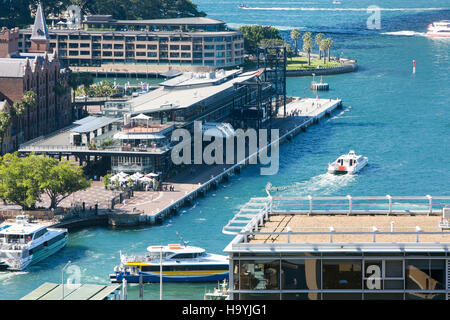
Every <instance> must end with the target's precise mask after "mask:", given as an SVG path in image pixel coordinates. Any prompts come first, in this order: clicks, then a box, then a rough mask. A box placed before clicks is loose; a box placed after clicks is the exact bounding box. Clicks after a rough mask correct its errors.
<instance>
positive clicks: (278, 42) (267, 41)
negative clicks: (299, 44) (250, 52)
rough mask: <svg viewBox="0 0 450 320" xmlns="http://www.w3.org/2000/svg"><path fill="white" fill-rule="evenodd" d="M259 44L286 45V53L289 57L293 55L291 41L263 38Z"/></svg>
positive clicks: (263, 45)
mask: <svg viewBox="0 0 450 320" xmlns="http://www.w3.org/2000/svg"><path fill="white" fill-rule="evenodd" d="M258 46H262V47H265V46H284V47H286V55H287V56H288V57H292V55H293V51H292V47H291V45H290V44H289V43H287V42H285V41H283V40H281V39H263V40H261V41H260V42H259V43H258Z"/></svg>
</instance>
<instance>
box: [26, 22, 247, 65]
mask: <svg viewBox="0 0 450 320" xmlns="http://www.w3.org/2000/svg"><path fill="white" fill-rule="evenodd" d="M31 34H32V31H31V29H24V30H20V39H19V50H20V51H22V52H28V51H29V50H30V48H31V41H30V39H31ZM49 37H50V48H52V49H55V50H56V52H57V53H58V55H59V57H60V59H61V60H63V61H65V62H66V63H67V65H69V66H101V65H105V64H108V65H110V64H114V65H130V64H135V65H147V66H149V65H150V66H151V65H183V66H206V67H212V68H216V67H218V68H223V67H229V66H237V65H240V64H242V63H243V62H244V40H243V36H242V33H241V32H239V31H230V30H228V28H227V26H226V24H225V22H224V21H220V20H215V19H210V18H204V17H194V18H176V19H153V20H115V19H113V18H112V16H110V15H95V16H88V17H86V19H85V20H84V22H83V23H82V24H81V27H80V28H78V29H69V28H65V27H58V28H50V29H49Z"/></svg>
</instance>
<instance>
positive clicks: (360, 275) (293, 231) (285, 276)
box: [223, 195, 450, 300]
mask: <svg viewBox="0 0 450 320" xmlns="http://www.w3.org/2000/svg"><path fill="white" fill-rule="evenodd" d="M449 218H450V197H431V196H425V197H391V196H384V197H351V196H347V197H317V198H314V197H309V196H308V197H275V196H270V195H269V196H268V197H267V198H253V199H252V200H251V201H250V202H249V203H247V204H246V205H245V206H244V207H243V208H242V209H241V211H240V212H239V213H237V214H236V215H235V217H234V218H233V219H231V220H230V222H229V223H228V224H227V225H226V226H225V227H224V228H223V232H224V233H226V234H233V235H235V238H234V239H233V240H232V241H231V242H230V243H229V245H228V246H227V247H226V248H225V250H224V251H225V252H227V253H228V254H229V255H230V290H231V298H232V299H234V300H264V299H272V300H280V299H281V300H447V299H448V298H449V293H450V263H449V262H450V256H449V249H450V224H449V220H448V219H449Z"/></svg>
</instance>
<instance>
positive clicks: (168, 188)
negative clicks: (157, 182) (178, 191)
mask: <svg viewBox="0 0 450 320" xmlns="http://www.w3.org/2000/svg"><path fill="white" fill-rule="evenodd" d="M163 188H164V191H175V187H174V186H173V184H171V185H170V186H169V187H167V185H164V186H163Z"/></svg>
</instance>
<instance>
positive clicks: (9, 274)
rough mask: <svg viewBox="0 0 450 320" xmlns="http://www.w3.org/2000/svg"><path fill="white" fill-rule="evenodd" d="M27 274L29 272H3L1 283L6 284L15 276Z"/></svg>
mask: <svg viewBox="0 0 450 320" xmlns="http://www.w3.org/2000/svg"><path fill="white" fill-rule="evenodd" d="M27 273H28V272H26V271H1V272H0V282H6V281H8V280H9V279H11V278H13V277H15V276H18V275H23V274H27Z"/></svg>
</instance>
